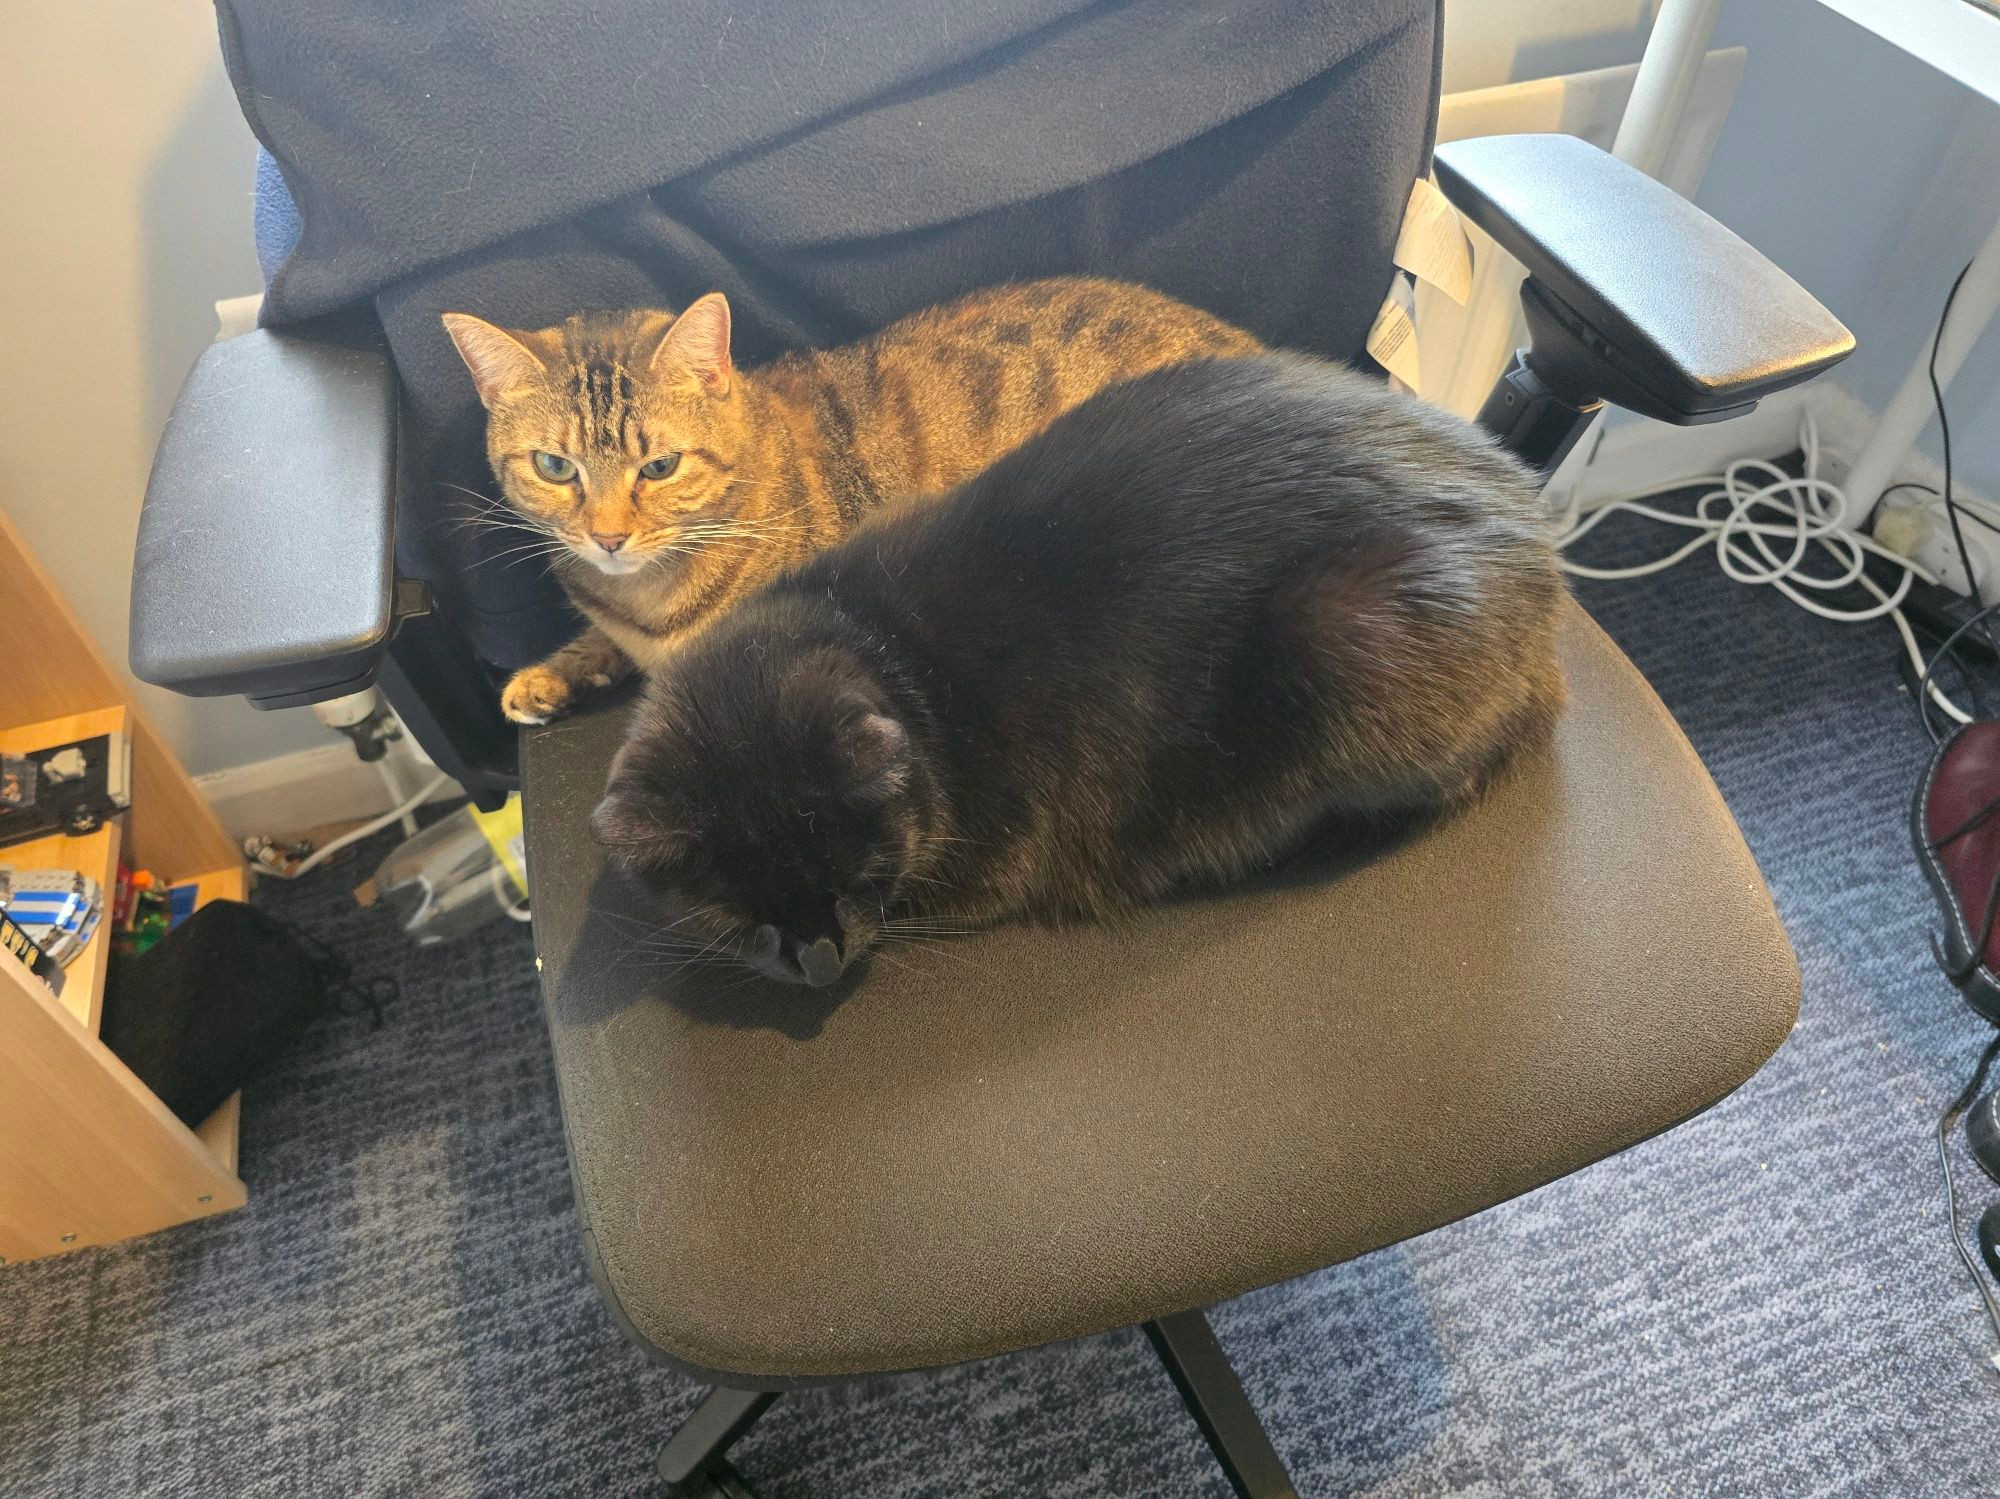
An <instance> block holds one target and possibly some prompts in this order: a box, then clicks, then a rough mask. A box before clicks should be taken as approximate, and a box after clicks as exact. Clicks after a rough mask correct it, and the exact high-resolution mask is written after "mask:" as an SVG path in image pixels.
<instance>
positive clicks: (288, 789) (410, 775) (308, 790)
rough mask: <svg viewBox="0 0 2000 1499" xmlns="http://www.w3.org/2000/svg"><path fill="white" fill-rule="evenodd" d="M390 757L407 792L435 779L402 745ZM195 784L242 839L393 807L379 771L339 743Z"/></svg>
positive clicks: (455, 791) (447, 792) (443, 792)
mask: <svg viewBox="0 0 2000 1499" xmlns="http://www.w3.org/2000/svg"><path fill="white" fill-rule="evenodd" d="M387 758H388V760H389V764H390V766H391V770H392V773H393V774H394V775H395V777H396V782H397V784H398V785H400V786H402V787H404V788H405V789H406V791H407V792H411V793H413V792H415V791H416V789H417V788H418V787H419V786H421V785H423V784H424V782H425V781H426V780H428V779H429V778H430V777H431V776H434V775H436V774H437V772H436V770H435V769H433V768H432V767H431V766H429V765H426V764H424V763H422V762H421V761H418V760H417V759H416V758H415V757H414V756H413V755H411V754H410V753H409V752H408V751H407V750H405V749H404V748H403V747H402V746H401V745H396V746H392V747H391V749H390V751H389V755H388V757H387ZM195 786H196V787H197V788H198V789H199V790H200V792H201V794H202V795H203V796H205V797H207V798H208V804H209V805H210V806H211V807H213V808H214V809H215V815H216V817H217V818H218V819H219V820H220V821H221V823H222V826H223V828H224V830H225V831H227V832H228V834H229V836H230V837H232V838H235V839H239V840H240V839H243V838H248V837H250V836H252V835H254V834H259V833H269V834H285V833H297V832H302V831H304V830H305V829H307V828H314V827H319V826H321V825H323V824H325V823H329V822H347V821H354V820H358V819H362V818H368V817H376V816H379V815H381V814H382V813H384V812H386V811H388V810H389V808H390V807H391V806H393V805H394V803H393V802H392V801H391V800H390V798H389V788H388V786H387V785H385V784H384V782H383V780H382V774H381V772H380V771H379V770H378V769H377V768H376V767H375V766H373V765H369V764H366V763H364V762H362V761H361V760H359V759H357V758H356V757H355V754H354V750H353V748H352V746H350V745H349V744H348V743H347V741H346V740H344V739H334V740H332V741H331V742H330V743H328V744H326V745H324V746H323V747H321V748H319V749H309V750H300V751H298V752H297V753H296V754H291V755H278V756H276V757H274V758H273V759H269V760H257V761H254V762H252V763H251V764H249V765H238V766H234V767H232V768H230V769H228V770H218V771H212V772H210V773H209V774H208V775H203V776H196V777H195ZM460 794H461V792H460V790H459V787H458V785H457V783H456V782H452V781H447V782H446V783H445V784H444V786H443V787H442V788H440V789H439V790H438V792H437V793H436V795H435V796H433V797H432V798H431V800H433V801H439V800H443V799H445V798H448V797H453V796H458V795H460Z"/></svg>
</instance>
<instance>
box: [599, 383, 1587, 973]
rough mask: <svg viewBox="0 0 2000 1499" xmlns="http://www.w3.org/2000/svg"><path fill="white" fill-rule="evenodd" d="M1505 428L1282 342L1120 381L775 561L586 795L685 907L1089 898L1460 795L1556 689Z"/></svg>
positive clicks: (1207, 869) (1080, 910)
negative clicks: (956, 476) (951, 477)
mask: <svg viewBox="0 0 2000 1499" xmlns="http://www.w3.org/2000/svg"><path fill="white" fill-rule="evenodd" d="M1560 597H1561V584H1560V581H1559V579H1558V576H1557V572H1556V568H1555V560H1554V554H1553V551H1552V549H1551V546H1550V542H1549V536H1548V528H1547V525H1546V522H1545V519H1544V513H1543V510H1542V507H1541V504H1540V501H1539V499H1538V497H1537V495H1536V493H1535V488H1534V485H1533V484H1532V482H1531V481H1530V479H1529V478H1528V476H1527V475H1526V473H1525V472H1524V471H1523V470H1522V469H1521V468H1520V467H1519V466H1518V465H1517V464H1515V463H1514V462H1513V461H1512V460H1511V459H1509V458H1508V457H1506V456H1505V455H1504V454H1502V453H1501V452H1500V451H1499V450H1498V449H1497V448H1496V447H1495V446H1494V445H1493V444H1492V443H1491V441H1490V440H1488V439H1487V438H1486V437H1485V436H1483V435H1482V434H1480V433H1479V432H1477V431H1476V430H1474V429H1473V428H1471V427H1470V426H1468V425H1467V424H1465V423H1463V422H1461V421H1459V420H1457V419H1456V418H1453V417H1450V416H1447V415H1444V414H1441V413H1438V412H1436V411H1433V410H1430V409H1429V408H1426V407H1423V406H1420V405H1418V404H1417V403H1415V402H1412V401H1408V400H1406V399H1404V398H1402V397H1399V396H1396V395H1393V394H1391V393H1390V392H1388V391H1386V390H1385V389H1383V388H1382V387H1381V386H1379V385H1378V384H1376V383H1375V382H1373V381H1370V380H1367V379H1365V378H1363V377H1361V376H1358V375H1355V374H1353V373H1351V372H1348V371H1345V370H1341V369H1338V368H1335V367H1333V366H1329V365H1326V364H1323V363H1319V362H1317V361H1313V360H1307V359H1303V358H1299V357H1296V356H1289V355H1269V356H1262V357H1258V358H1254V359H1241V360H1224V361H1211V362H1204V363H1197V364H1191V365H1185V366H1181V367H1179V368H1175V369H1170V370H1164V371H1161V372H1158V373H1156V374H1152V375H1149V376H1146V377H1145V378H1143V379H1140V380H1136V381H1133V382H1131V383H1130V384H1127V385H1123V386H1119V387H1116V388H1113V389H1111V390H1108V391H1106V392H1104V393H1103V394H1101V395H1099V396H1097V397H1096V398H1094V399H1093V400H1091V401H1089V402H1087V403H1085V404H1084V405H1083V406H1081V407H1079V408H1077V409H1076V410H1075V411H1073V412H1071V413H1070V414H1069V415H1068V416H1065V417H1064V418H1062V419H1061V420H1060V421H1058V422H1057V423H1056V424H1055V425H1054V426H1053V427H1051V428H1050V429H1049V430H1048V431H1047V432H1046V433H1044V434H1043V435H1042V436H1040V437H1037V438H1035V439H1034V440H1032V441H1030V442H1028V443H1027V444H1025V445H1024V446H1023V447H1021V448H1019V449H1017V450H1016V451H1014V452H1013V453H1011V454H1009V455H1007V456H1006V457H1004V458H1002V459H1001V460H1000V461H999V462H998V463H996V464H995V465H994V466H993V467H992V468H991V469H989V470H988V471H987V472H986V473H984V474H982V475H981V476H979V477H978V478H975V479H973V480H971V481H969V482H968V483H966V484H965V485H963V486H961V487H960V488H959V489H957V490H956V491H954V492H953V493H951V494H949V495H947V496H945V497H944V498H943V499H942V500H941V501H939V502H937V503H935V504H929V505H921V506H911V507H908V508H905V509H903V510H901V511H900V512H897V513H894V514H891V515H888V516H885V517H884V518H882V519H880V520H878V521H877V522H875V523H874V524H872V525H871V526H869V527H868V528H866V529H864V530H862V531H861V532H859V533H857V534H856V535H855V536H853V537H852V538H851V539H849V540H848V541H847V542H846V543H845V544H843V545H841V546H839V547H836V548H834V549H833V550H831V551H829V552H827V553H824V554H823V555H821V556H820V557H818V558H817V559H815V560H814V561H812V562H810V563H808V564H807V565H805V566H804V567H802V568H800V569H799V570H797V571H796V572H793V573H791V574H789V575H787V576H785V577H783V578H780V579H778V580H777V581H775V582H773V583H772V584H771V585H769V586H768V587H766V588H765V589H764V590H763V591H762V592H761V593H759V594H757V595H754V596H753V597H751V598H750V599H748V600H747V601H745V602H744V603H743V604H742V605H740V606H739V607H738V608H737V609H736V610H735V611H733V612H732V613H731V614H730V615H728V616H727V617H725V618H724V619H722V620H721V621H719V622H718V623H717V624H716V625H714V626H713V627H711V628H710V629H709V630H707V631H706V632H704V634H703V635H702V636H701V637H699V638H698V639H697V640H696V641H695V642H693V643H692V644H691V645H690V646H689V647H688V648H687V649H686V650H685V652H683V653H682V654H680V655H678V656H676V657H675V658H674V659H673V660H671V661H670V662H669V663H667V664H666V665H664V666H663V667H662V669H661V670H660V672H659V673H658V674H657V676H656V679H655V680H654V681H653V682H651V683H650V684H649V687H648V690H647V693H646V696H645V699H644V701H643V702H642V704H641V705H640V708H639V710H638V712H637V715H636V716H635V718H634V721H633V727H632V730H631V734H630V738H629V739H628V741H627V743H626V744H625V746H624V747H623V749H622V750H621V751H620V753H619V755H618V757H617V759H616V761H615V763H614V765H613V768H612V774H611V782H610V786H609V788H608V790H607V792H606V795H605V798H604V800H603V802H602V803H601V804H600V805H599V807H598V809H597V811H596V813H595V815H594V817H593V819H592V826H593V829H594V831H595V834H596V836H597V837H598V839H599V841H600V842H602V843H603V844H604V845H605V846H606V848H607V849H608V850H610V852H611V854H612V856H613V858H614V860H615V862H617V863H618V864H620V865H621V866H622V867H624V868H625V869H627V870H628V871H630V872H631V873H633V874H634V875H636V876H638V877H639V878H641V879H644V880H646V881H648V882H649V883H651V884H652V885H654V886H655V887H656V888H657V889H659V890H660V891H661V892H662V893H663V894H664V895H666V896H668V897H670V900H671V902H672V904H671V905H670V907H669V908H668V909H672V910H674V911H677V912H680V913H681V914H680V915H679V916H678V918H677V919H679V920H681V921H683V922H685V923H686V924H687V926H688V927H689V929H690V931H689V937H690V942H691V943H693V942H694V940H695V939H696V938H699V939H700V941H701V942H704V943H708V944H711V945H712V946H713V948H714V950H716V951H718V952H731V953H734V954H736V955H737V956H740V957H741V958H742V959H743V960H745V961H746V962H749V963H751V964H752V965H753V966H756V967H758V968H760V969H763V970H764V971H766V972H768V973H771V974H774V975H776V976H778V977H781V978H787V979H791V980H793V981H806V982H813V983H826V982H831V981H832V979H833V978H835V977H837V976H838V975H839V973H840V972H841V970H842V969H843V968H844V967H845V966H846V965H847V964H848V963H850V962H851V961H853V960H854V958H856V957H857V956H858V955H859V954H860V953H861V952H863V951H865V950H866V949H867V947H868V946H869V945H870V944H871V943H872V942H873V941H874V940H875V939H876V938H877V936H878V935H880V934H881V933H882V932H883V931H884V930H896V929H898V928H899V926H900V927H902V928H903V929H923V930H935V929H936V928H937V926H938V925H939V924H940V923H950V924H952V925H962V924H966V923H970V922H980V921H987V920H991V919H995V918H999V917H1003V916H1009V915H1018V914H1027V915H1036V916H1042V917H1050V918H1074V917H1097V916H1104V915H1109V914H1113V913H1116V912H1119V911H1121V910H1125V909H1129V908H1130V907H1131V906H1133V905H1135V904H1136V903H1139V902H1143V901H1147V900H1151V899H1154V898H1156V897H1159V896H1161V895H1163V894H1165V893H1167V892H1169V891H1172V890H1175V889H1177V888H1185V887H1186V886H1188V885H1190V884H1194V883H1207V882H1212V881H1216V880H1229V879H1235V878H1239V877H1241V876H1243V875H1245V874H1247V873H1249V872H1252V871H1255V870H1259V869H1263V868H1266V867H1269V866H1270V865H1271V864H1272V863H1274V862H1275V861H1277V860H1279V859H1281V858H1283V857H1285V856H1286V855H1288V854H1290V853H1292V852H1294V851H1296V850H1297V849H1299V848H1300V847H1301V846H1303V845H1305V844H1307V843H1310V842H1312V841H1314V840H1315V839H1319V840H1321V841H1324V840H1325V839H1328V838H1338V837H1339V836H1341V830H1342V829H1344V828H1354V827H1357V826H1366V827H1369V828H1372V829H1376V830H1379V829H1380V828H1381V827H1382V826H1384V825H1385V824H1386V825H1395V824H1398V823H1407V822H1412V821H1416V820H1420V819H1427V818H1431V817H1435V816H1437V815H1440V814H1442V813H1446V812H1449V811H1450V810H1452V809H1453V808H1455V807H1457V806H1459V805H1461V804H1463V803H1464V802H1465V801H1467V800H1468V799H1469V798H1471V797H1472V796H1474V795H1475V794H1476V793H1477V792H1478V790H1479V789H1480V787H1481V786H1482V785H1483V784H1484V783H1485V782H1486V780H1487V779H1488V778H1489V777H1490V776H1491V775H1492V774H1493V773H1494V772H1495V771H1496V770H1497V769H1498V768H1499V767H1500V766H1501V765H1502V764H1504V763H1505V761H1506V760H1507V758H1508V757H1509V756H1510V755H1511V754H1512V753H1513V752H1514V751H1515V750H1517V749H1518V748H1520V747H1521V746H1523V745H1525V744H1529V743H1532V742H1534V741H1535V740H1537V739H1539V738H1541V737H1543V736H1544V735H1545V734H1546V733H1547V731H1548V728H1549V726H1550V724H1551V723H1552V721H1553V719H1554V717H1555V716H1556V714H1557V713H1558V712H1559V711H1560V707H1561V703H1562V685H1561V675H1560V671H1559V669H1558V667H1557V664H1556V657H1555V644H1554V621H1555V618H1556V607H1557V603H1558V600H1559V599H1560Z"/></svg>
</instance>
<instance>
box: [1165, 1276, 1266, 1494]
mask: <svg viewBox="0 0 2000 1499" xmlns="http://www.w3.org/2000/svg"><path fill="white" fill-rule="evenodd" d="M1146 1337H1147V1339H1148V1341H1150V1342H1151V1343H1152V1345H1153V1352H1155V1353H1157V1354H1158V1355H1159V1356H1160V1362H1161V1363H1163V1364H1165V1365H1166V1366H1167V1373H1168V1375H1169V1376H1171V1378H1172V1379H1173V1382H1174V1388H1175V1389H1177V1390H1179V1391H1180V1392H1181V1399H1182V1401H1183V1402H1185V1403H1186V1405H1187V1408H1188V1414H1189V1415H1191V1416H1193V1417H1194V1421H1195V1425H1197V1426H1199V1427H1200V1428H1201V1434H1202V1435H1203V1436H1204V1437H1206V1438H1207V1439H1208V1447H1209V1450H1210V1451H1211V1452H1213V1453H1214V1454H1215V1460H1216V1461H1217V1462H1218V1463H1220V1464H1221V1465H1222V1472H1223V1475H1224V1476H1225V1477H1227V1478H1228V1480H1229V1486H1230V1488H1232V1489H1233V1490H1235V1492H1236V1499H1299V1496H1298V1490H1296V1489H1294V1488H1293V1487H1292V1477H1291V1475H1290V1474H1289V1473H1287V1472H1286V1471H1285V1465H1284V1463H1283V1462H1282V1461H1281V1460H1280V1459H1279V1457H1278V1453H1277V1449H1276V1448H1274V1447H1272V1445H1271V1438H1270V1435H1269V1434H1268V1433H1267V1432H1266V1431H1265V1430H1264V1423H1263V1422H1262V1421H1259V1420H1258V1419H1257V1412H1256V1409H1255V1408H1254V1407H1253V1406H1252V1405H1251V1404H1250V1397H1249V1396H1248V1395H1246V1394H1245V1393H1244V1392H1243V1383H1242V1381H1241V1380H1239V1379H1238V1378H1237V1377H1236V1371H1235V1370H1234V1369H1232V1368H1231V1367H1230V1366H1229V1356H1228V1355H1227V1354H1225V1353H1224V1352H1223V1351H1222V1344H1220V1343H1219V1342H1217V1341H1216V1338H1215V1330H1214V1329H1213V1328H1211V1327H1210V1326H1209V1325H1208V1318H1206V1317H1205V1316H1203V1315H1202V1314H1201V1312H1200V1311H1198V1310H1197V1311H1192V1312H1182V1313H1180V1314H1179V1315H1178V1316H1173V1317H1161V1318H1159V1319H1157V1320H1156V1321H1152V1322H1148V1323H1147V1324H1146Z"/></svg>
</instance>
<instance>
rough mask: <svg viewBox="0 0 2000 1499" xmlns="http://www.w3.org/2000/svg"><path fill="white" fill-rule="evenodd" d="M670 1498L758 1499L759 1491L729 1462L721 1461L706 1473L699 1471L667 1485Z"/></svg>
mask: <svg viewBox="0 0 2000 1499" xmlns="http://www.w3.org/2000/svg"><path fill="white" fill-rule="evenodd" d="M667 1496H668V1499H757V1491H756V1490H755V1489H753V1488H751V1487H750V1485H749V1484H747V1483H745V1482H744V1481H743V1475H742V1474H740V1473H738V1472H737V1471H736V1470H735V1469H734V1468H732V1467H730V1466H729V1464H728V1463H723V1462H719V1463H717V1464H716V1465H715V1466H714V1467H713V1468H711V1469H710V1470H709V1471H708V1472H706V1473H697V1474H696V1475H695V1476H694V1477H692V1478H690V1479H688V1480H686V1481H685V1482H683V1483H670V1484H668V1485H667Z"/></svg>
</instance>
